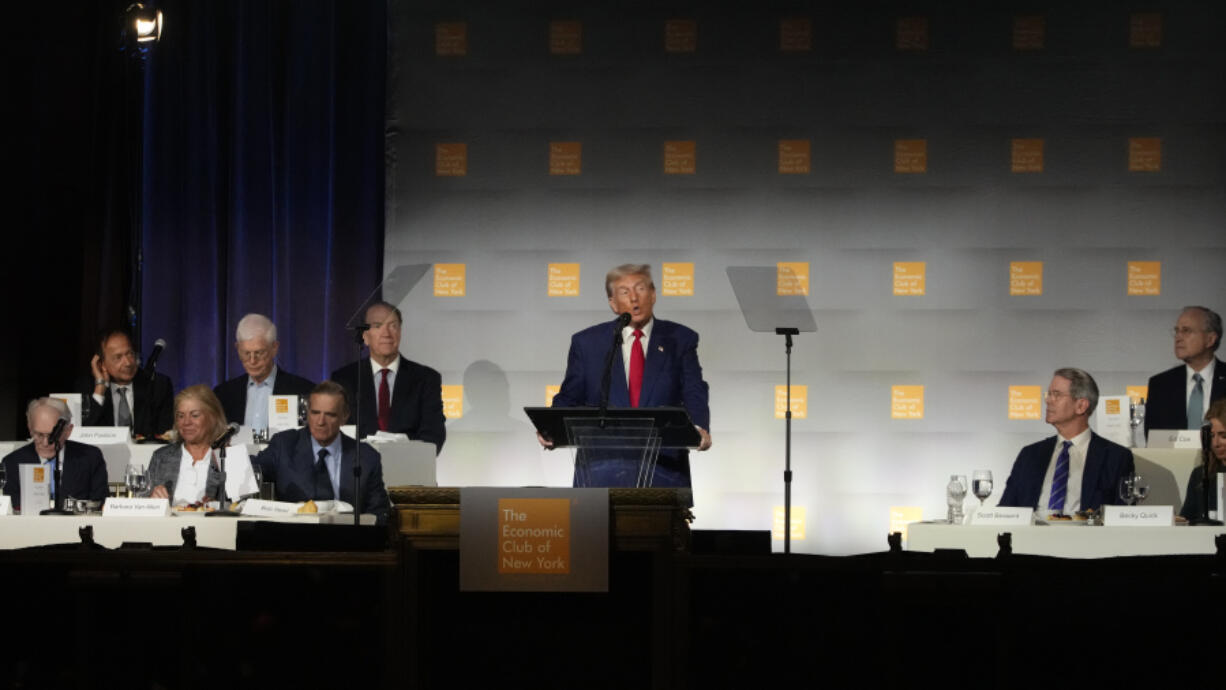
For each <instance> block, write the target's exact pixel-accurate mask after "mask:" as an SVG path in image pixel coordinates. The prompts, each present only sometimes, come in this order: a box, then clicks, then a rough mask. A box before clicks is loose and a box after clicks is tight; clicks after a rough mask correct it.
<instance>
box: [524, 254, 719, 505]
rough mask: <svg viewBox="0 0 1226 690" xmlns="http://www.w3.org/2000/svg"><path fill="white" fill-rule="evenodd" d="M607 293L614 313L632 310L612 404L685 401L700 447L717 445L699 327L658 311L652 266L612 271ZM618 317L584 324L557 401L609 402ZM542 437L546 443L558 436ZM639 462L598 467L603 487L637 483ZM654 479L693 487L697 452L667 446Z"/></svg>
mask: <svg viewBox="0 0 1226 690" xmlns="http://www.w3.org/2000/svg"><path fill="white" fill-rule="evenodd" d="M605 293H606V294H607V295H608V298H609V308H610V309H612V310H613V313H614V314H618V315H619V316H620V315H623V314H629V315H630V320H629V322H628V323H627V324H626V326H625V327H624V328H623V329H622V346H621V348H619V349H617V350H616V351H614V352H613V365H612V366H613V375H612V376H611V379H610V385H609V406H610V407H666V406H683V407H685V408H686V411H688V412H689V414H690V418H691V419H692V420H693V422H694V425H695V426H697V427H698V434H699V437H700V438H701V444H700V445H699V447H698V450H706V449H707V448H710V447H711V434H710V433H708V429H709V428H710V424H711V410H710V408H709V407H708V404H707V382H706V381H704V380H703V379H702V366H701V365H700V364H699V363H698V334H697V333H695V332H694V331H692V330H690V329H689V328H686V327H685V326H682V325H681V324H678V323H673V322H672V321H663V320H660V319H656V318H654V315H653V309H654V307H655V303H656V286H655V283H654V282H653V281H652V279H651V266H649V265H647V264H623V265H621V266H618V267H617V268H614V269H613V270H611V271H609V273H608V275H606V276H605ZM617 324H618V321H617V320H616V319H615V320H613V321H609V322H605V323H601V324H597V325H595V326H592V327H591V328H588V329H585V330H582V331H579V332H578V333H576V334H575V335H574V336H573V337H572V338H571V341H570V354H569V355H568V356H567V361H566V375H565V377H564V378H563V379H562V386H561V388H560V390H559V391H558V393H557V395H555V396H554V397H553V403H552V406H553V407H577V406H585V407H597V406H599V405H600V402H601V400H600V399H601V388H602V386H601V384H602V379H603V378H604V366H605V358H606V355H608V353H609V348H610V347H612V344H613V335H614V330H615V329H616V328H617ZM537 439H538V440H539V441H540V443H541V445H543V446H545V447H546V448H550V447H552V446H553V441H552V439H546V438H542V437H541V436H540V435H539V434H538V435H537ZM636 479H637V467H634V468H626V467H623V468H620V469H619V468H615V467H604V468H593V472H592V476H591V480H592V481H593V482H594V483H595V485H596V486H627V485H628V486H634V485H635V480H636ZM652 486H672V487H685V488H688V487H689V486H690V463H689V454H688V453H687V451H686V450H685V449H680V450H664V451H661V452H660V456H659V460H658V462H657V464H656V471H655V477H654V480H653V481H652Z"/></svg>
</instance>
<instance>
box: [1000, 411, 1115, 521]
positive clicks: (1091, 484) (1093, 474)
mask: <svg viewBox="0 0 1226 690" xmlns="http://www.w3.org/2000/svg"><path fill="white" fill-rule="evenodd" d="M1056 438H1057V437H1055V436H1052V437H1050V438H1045V439H1043V440H1042V441H1039V442H1038V443H1032V444H1030V445H1028V446H1026V447H1025V448H1023V449H1022V451H1021V452H1020V453H1018V454H1017V460H1014V461H1013V469H1012V470H1011V471H1010V472H1009V479H1008V481H1007V482H1006V483H1005V493H1004V494H1003V495H1002V496H1001V497H1000V505H1001V506H1008V507H1014V508H1044V507H1046V506H1039V505H1038V503H1039V494H1041V493H1042V491H1043V478H1044V477H1045V476H1047V466H1048V464H1050V463H1051V456H1052V453H1054V452H1055V450H1056ZM1132 473H1133V461H1132V451H1130V450H1128V449H1127V448H1125V447H1123V446H1121V445H1119V444H1118V443H1113V442H1111V441H1108V440H1107V439H1105V438H1103V437H1102V436H1099V435H1098V434H1096V433H1094V432H1092V431H1091V432H1090V445H1089V446H1088V447H1087V448H1086V463H1085V468H1084V469H1083V471H1082V476H1081V509H1082V510H1089V509H1091V508H1093V509H1094V510H1099V509H1101V508H1102V506H1103V505H1104V504H1106V505H1119V504H1120V501H1121V499H1120V497H1119V495H1118V491H1119V483H1120V478H1122V477H1124V476H1125V475H1128V474H1132Z"/></svg>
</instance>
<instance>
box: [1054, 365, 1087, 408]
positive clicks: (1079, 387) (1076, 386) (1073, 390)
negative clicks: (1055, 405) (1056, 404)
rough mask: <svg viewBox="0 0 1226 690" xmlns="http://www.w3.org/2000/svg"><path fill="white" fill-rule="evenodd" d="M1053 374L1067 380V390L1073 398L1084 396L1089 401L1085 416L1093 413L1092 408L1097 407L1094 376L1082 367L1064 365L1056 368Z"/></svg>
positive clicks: (1077, 398) (1079, 398)
mask: <svg viewBox="0 0 1226 690" xmlns="http://www.w3.org/2000/svg"><path fill="white" fill-rule="evenodd" d="M1052 375H1053V376H1059V377H1060V378H1062V379H1068V380H1069V387H1068V392H1069V395H1070V396H1072V398H1073V400H1081V399H1082V398H1085V399H1086V400H1089V401H1090V409H1089V410H1088V411H1087V412H1086V414H1087V416H1089V415H1091V414H1094V410H1095V409H1097V408H1098V384H1097V383H1094V377H1093V376H1090V374H1089V373H1088V372H1086V371H1084V370H1082V369H1075V368H1073V367H1064V368H1063V369H1057V370H1056V371H1055V372H1054V373H1053V374H1052Z"/></svg>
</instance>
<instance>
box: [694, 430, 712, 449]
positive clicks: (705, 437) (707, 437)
mask: <svg viewBox="0 0 1226 690" xmlns="http://www.w3.org/2000/svg"><path fill="white" fill-rule="evenodd" d="M694 428H695V429H698V435H699V436H700V437H701V438H702V441H701V442H700V443H699V444H698V450H706V449H708V448H710V447H711V434H709V433H707V430H706V429H704V428H702V427H700V426H696V427H694Z"/></svg>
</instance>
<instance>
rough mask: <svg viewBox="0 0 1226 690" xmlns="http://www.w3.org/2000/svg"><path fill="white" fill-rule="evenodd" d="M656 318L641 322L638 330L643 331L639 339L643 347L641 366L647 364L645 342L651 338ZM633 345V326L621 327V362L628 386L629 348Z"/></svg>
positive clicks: (627, 385)
mask: <svg viewBox="0 0 1226 690" xmlns="http://www.w3.org/2000/svg"><path fill="white" fill-rule="evenodd" d="M655 323H656V320H655V319H652V320H651V321H648V322H647V323H645V324H643V327H642V328H640V329H639V330H640V331H642V332H643V337H642V339H641V340H640V341H639V347H641V348H643V366H644V368H646V366H647V342H648V341H649V340H651V327H652V326H653V325H655ZM632 347H634V326H626V327H625V328H623V329H622V364H623V365H624V366H625V369H626V387H627V388H628V387H629V386H630V348H632Z"/></svg>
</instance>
